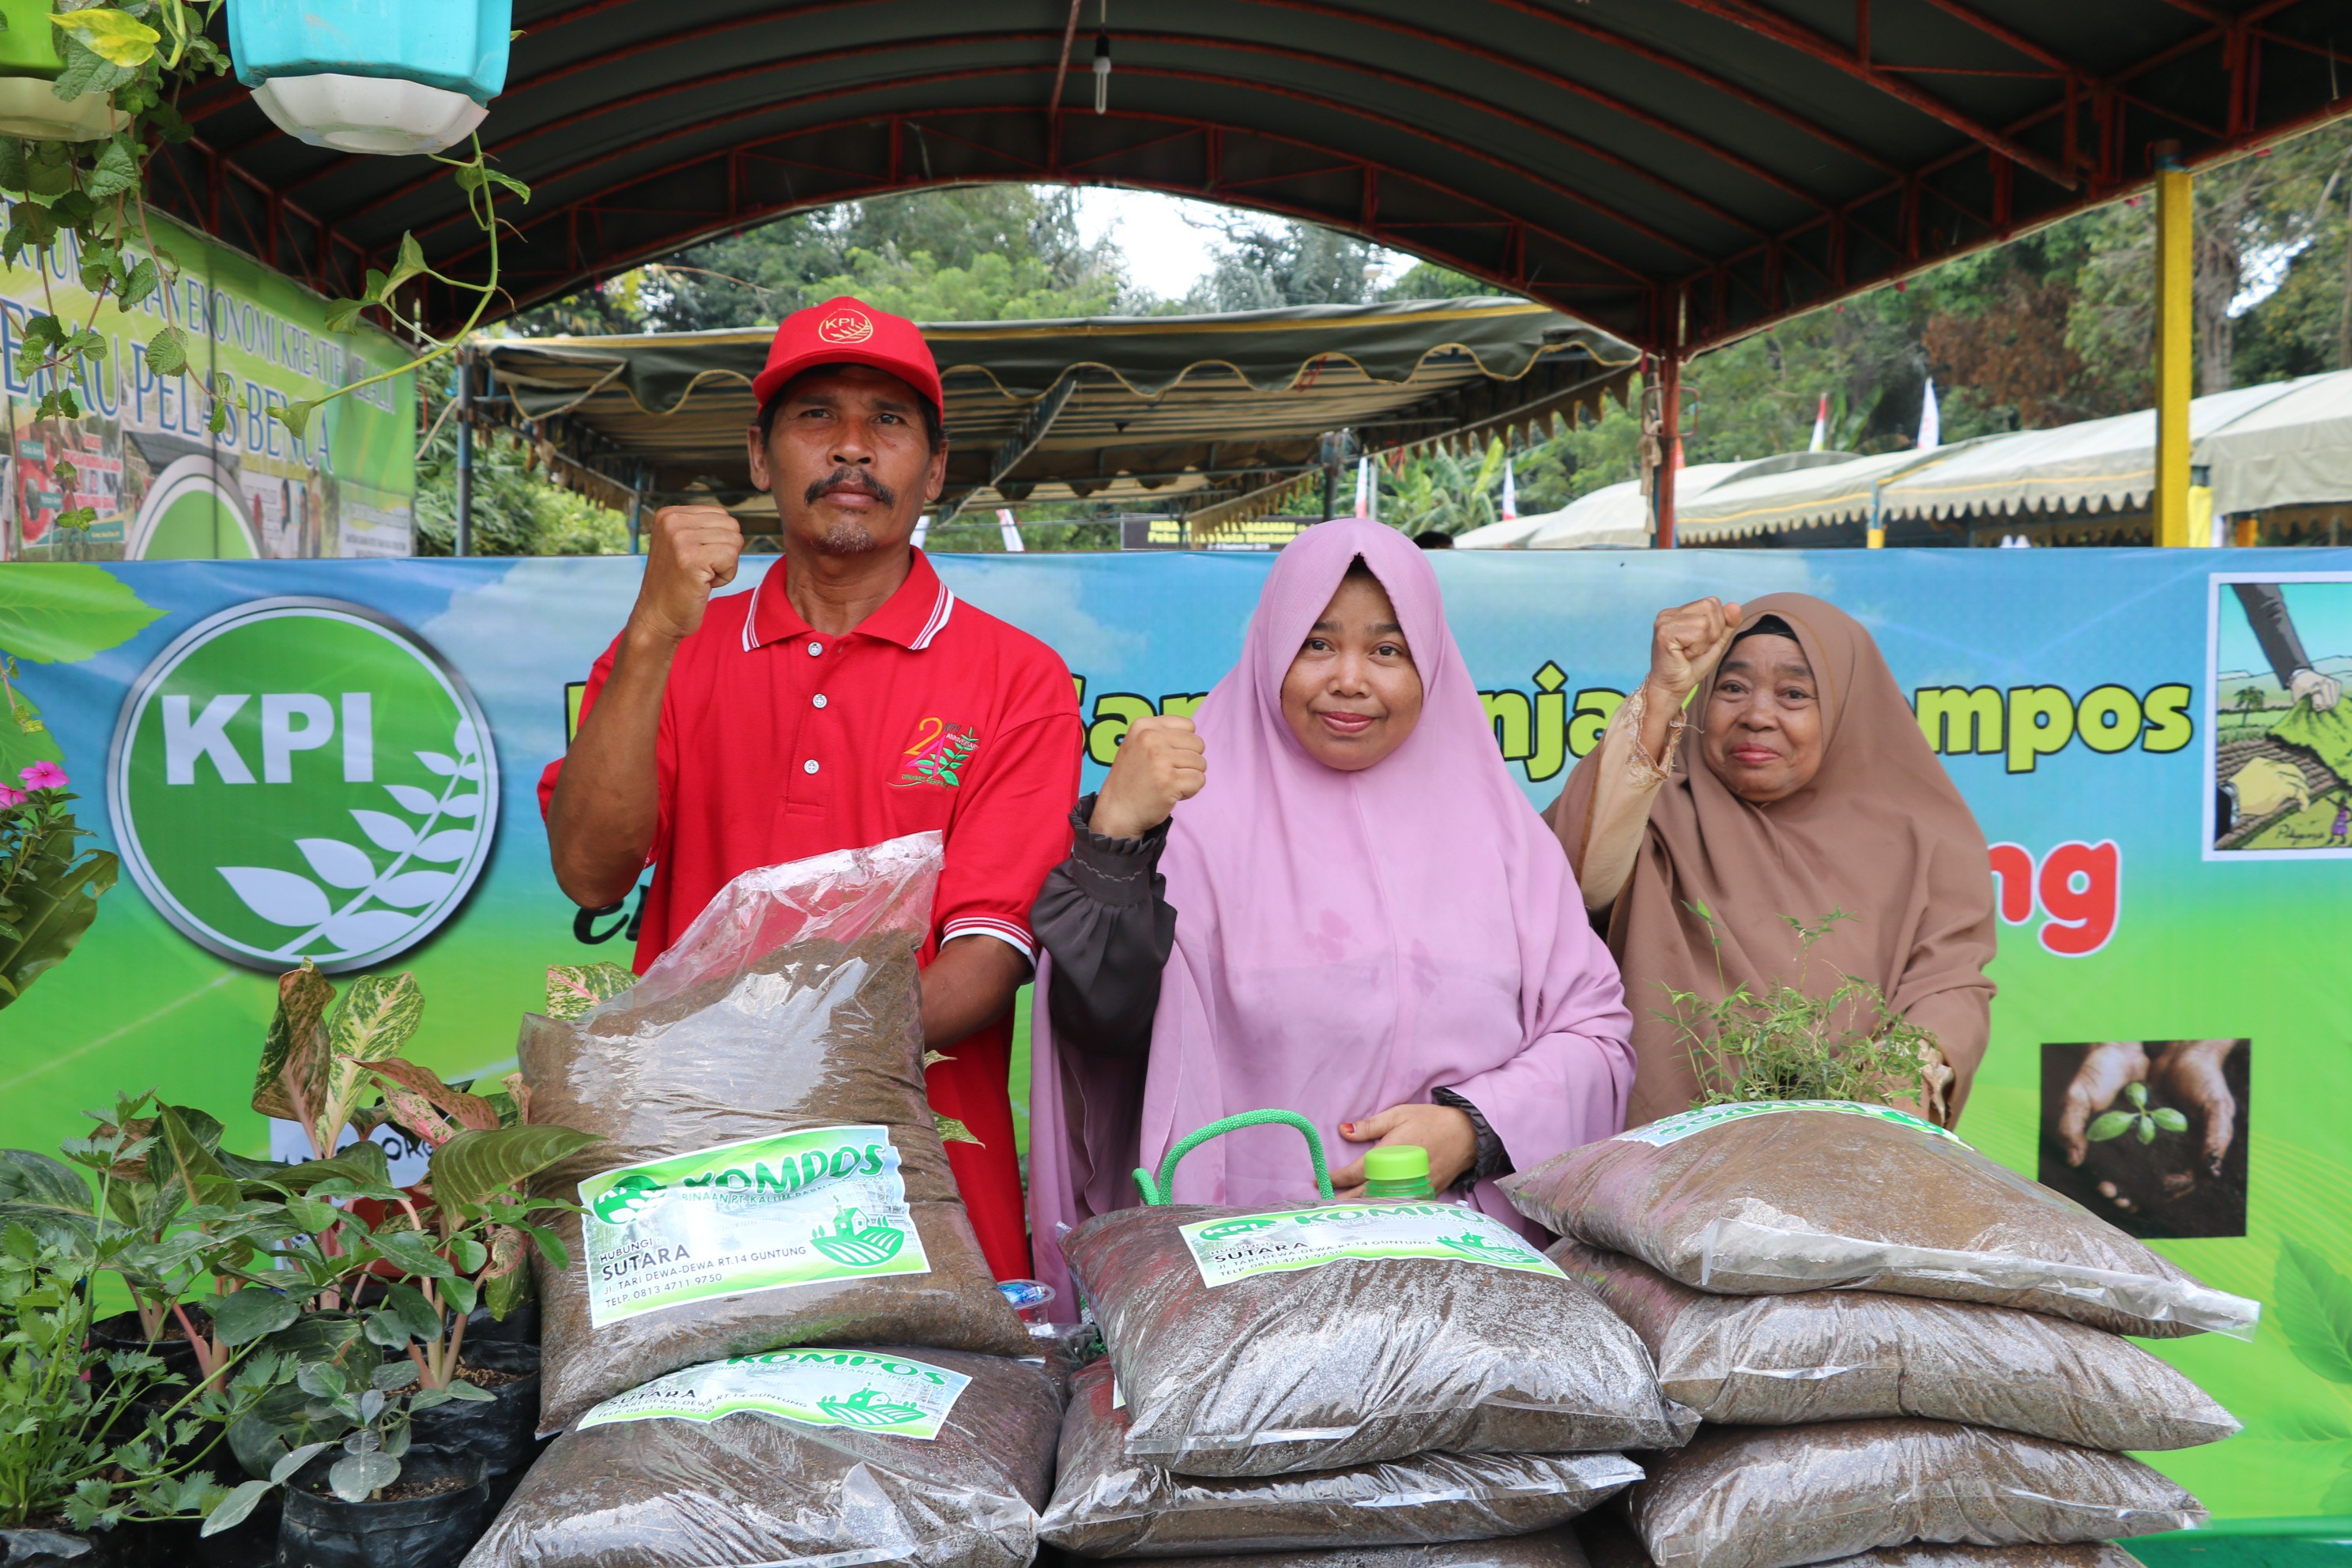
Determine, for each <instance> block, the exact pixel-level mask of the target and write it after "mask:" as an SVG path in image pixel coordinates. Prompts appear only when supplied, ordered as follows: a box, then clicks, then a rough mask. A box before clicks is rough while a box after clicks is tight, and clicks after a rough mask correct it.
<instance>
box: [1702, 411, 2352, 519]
mask: <svg viewBox="0 0 2352 1568" xmlns="http://www.w3.org/2000/svg"><path fill="white" fill-rule="evenodd" d="M2189 436H2190V438H2191V440H2192V442H2193V443H2194V445H2193V446H2192V447H2191V448H2190V453H2189V462H2190V464H2191V466H2192V468H2196V469H2199V470H2201V471H2202V472H2203V473H2204V474H2205V475H2206V476H2207V477H2208V478H2207V482H2210V485H2211V487H2212V490H2213V510H2214V511H2215V512H2216V513H2223V514H2242V513H2247V512H2264V511H2269V510H2273V509H2275V508H2280V507H2293V506H2324V505H2334V504H2342V503H2345V502H2352V371H2328V372H2326V373H2324V374H2318V375H2307V376H2303V377H2300V378H2298V379H2296V380H2294V381H2274V382H2265V383H2263V384H2260V385H2256V386H2241V387H2233V388H2232V389H2231V390H2230V391H2228V392H2216V393H2210V394H2208V395H2205V396H2203V397H2200V398H2196V399H2194V400H2192V401H2191V402H2190V404H2189ZM2155 489H2156V415H2155V413H2154V412H2153V411H2152V410H2149V409H2140V410H2138V411H2137V412H2135V413H2131V414H2118V415H2116V416H2113V417H2111V418H2106V419H2087V420H2084V421H2082V422H2080V423H2078V424H2074V425H2061V426H2053V428H2050V429H2047V430H2021V431H2018V432H2016V433H2015V434H2013V435H2007V436H1980V437H1976V438H1975V439H1973V440H1969V441H1959V442H1955V443H1953V444H1952V445H1950V446H1948V447H1938V448H1937V449H1935V450H1932V451H1927V452H1921V451H1916V450H1909V449H1906V450H1903V451H1898V452H1885V453H1881V454H1879V455H1877V456H1875V457H1869V458H1857V459H1855V460H1853V461H1852V462H1848V463H1844V464H1842V465H1840V466H1838V467H1835V468H1817V469H1810V470H1806V471H1803V472H1794V473H1777V474H1770V475H1761V476H1759V474H1757V473H1754V472H1749V473H1743V474H1742V475H1740V476H1739V477H1738V479H1736V480H1732V481H1727V482H1724V483H1719V484H1717V485H1716V486H1715V487H1714V488H1713V489H1709V490H1708V491H1707V492H1706V494H1704V495H1702V496H1698V497H1696V498H1694V499H1693V500H1691V501H1690V502H1689V503H1688V504H1687V505H1685V506H1684V507H1682V508H1681V509H1680V510H1681V516H1680V518H1679V520H1678V525H1679V532H1680V536H1681V539H1682V541H1683V542H1685V543H1688V544H1706V543H1714V542H1723V541H1727V540H1734V539H1746V538H1754V537H1757V536H1759V535H1763V534H1773V533H1790V532H1796V531H1801V530H1805V529H1811V528H1823V527H1830V526H1833V525H1837V524H1841V523H1860V522H1867V521H1870V520H1871V519H1872V518H1873V517H1874V516H1875V517H1877V519H1878V520H1879V521H1880V522H1882V523H1898V522H1906V521H1908V522H1919V523H1936V522H1950V521H1958V520H1963V519H1974V520H1991V519H2011V520H2016V521H2052V520H2060V519H2072V518H2092V517H2098V516H2112V515H2115V514H2119V513H2122V514H2127V513H2137V512H2145V511H2146V510H2147V508H2148V505H2149V498H2150V497H2151V496H2152V495H2153V493H2154V491H2155Z"/></svg>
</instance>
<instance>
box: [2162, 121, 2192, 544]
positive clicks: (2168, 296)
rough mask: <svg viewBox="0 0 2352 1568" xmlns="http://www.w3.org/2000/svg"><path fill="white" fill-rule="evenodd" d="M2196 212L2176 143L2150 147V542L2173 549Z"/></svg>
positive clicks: (2183, 531) (2183, 539)
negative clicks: (2153, 253) (2153, 533)
mask: <svg viewBox="0 0 2352 1568" xmlns="http://www.w3.org/2000/svg"><path fill="white" fill-rule="evenodd" d="M2195 224H2196V216H2195V211H2194V193H2193V192H2192V190H2191V188H2190V182H2189V171H2188V170H2186V169H2184V168H2182V167H2181V166H2180V146H2179V143H2178V142H2158V143H2157V147H2156V542H2157V543H2158V544H2160V545H2164V546H2167V547H2169V548H2173V549H2179V548H2180V547H2182V546H2184V545H2189V544H2196V543H2200V542H2203V541H2199V540H2194V539H2191V538H2190V537H2189V393H2190V390H2191V388H2192V387H2193V386H2194V384H2195V380H2196V373H2195V356H2196V335H2195V333H2194V332H2192V331H2190V321H2191V318H2192V316H2193V314H2194V304H2195V301H2194V298H2193V296H2192V293H2191V283H2192V280H2193V277H2194V272H2195V267H2196V251H2195V247H2194V245H2193V243H2192V242H2193V239H2194V237H2195V232H2196V229H2195Z"/></svg>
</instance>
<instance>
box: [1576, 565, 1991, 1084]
mask: <svg viewBox="0 0 2352 1568" xmlns="http://www.w3.org/2000/svg"><path fill="white" fill-rule="evenodd" d="M1685 729H1690V730H1695V731H1697V732H1698V733H1697V736H1696V745H1695V747H1685V741H1684V731H1685ZM1678 750H1680V751H1681V753H1682V754H1681V755H1680V756H1678V755H1677V752H1678ZM1692 750H1695V751H1696V757H1694V756H1692V755H1691V754H1690V752H1691V751H1692ZM1546 815H1547V816H1548V817H1549V820H1550V822H1551V824H1552V826H1553V828H1554V829H1555V830H1556V831H1557V832H1558V833H1559V838H1560V842H1561V843H1562V844H1563V845H1564V846H1565V847H1567V850H1568V856H1569V860H1570V864H1571V865H1572V866H1574V868H1576V875H1577V879H1578V881H1579V883H1580V886H1581V887H1582V889H1583V890H1584V900H1585V902H1586V903H1587V904H1588V905H1589V906H1591V909H1592V910H1594V911H1596V913H1599V912H1602V911H1605V912H1606V916H1607V920H1608V931H1609V949H1610V951H1611V952H1612V953H1614V954H1615V955H1616V957H1617V961H1618V963H1620V964H1621V965H1622V966H1623V969H1624V973H1625V976H1626V992H1627V1001H1628V1002H1629V1004H1630V1005H1631V1006H1632V1008H1633V1049H1634V1055H1635V1058H1636V1060H1637V1064H1638V1065H1637V1068H1636V1071H1635V1076H1634V1081H1633V1098H1632V1103H1631V1106H1630V1109H1629V1110H1628V1114H1627V1122H1628V1124H1629V1125H1634V1126H1639V1125H1642V1124H1643V1123H1646V1122H1650V1121H1656V1120H1657V1119H1658V1118H1660V1117H1663V1116H1671V1115H1673V1114H1675V1113H1676V1112H1678V1111H1682V1110H1688V1109H1689V1108H1690V1106H1691V1104H1692V1101H1693V1100H1694V1099H1696V1098H1697V1097H1699V1095H1700V1094H1701V1092H1702V1088H1703V1086H1702V1083H1701V1078H1700V1072H1699V1066H1698V1064H1697V1063H1696V1062H1695V1061H1694V1060H1693V1049H1692V1042H1691V1040H1690V1038H1689V1036H1688V1033H1687V1032H1686V1030H1685V1028H1684V1026H1682V1025H1680V1024H1678V1023H1677V1022H1676V1019H1675V1012H1676V1011H1677V1010H1678V1009H1677V1007H1676V1006H1675V1005H1671V1004H1672V999H1673V997H1674V995H1675V994H1677V993H1679V994H1684V995H1686V996H1692V997H1696V998H1697V999H1698V1002H1699V1005H1706V1004H1712V1003H1717V1002H1719V1001H1720V1000H1721V999H1722V998H1724V997H1725V996H1727V995H1728V994H1731V993H1732V992H1734V991H1735V990H1737V989H1738V988H1739V987H1740V986H1743V985H1744V986H1746V987H1747V988H1748V992H1749V994H1751V995H1757V994H1764V993H1766V992H1768V991H1769V990H1770V989H1771V988H1772V987H1774V986H1778V985H1788V986H1790V987H1792V988H1795V989H1797V990H1799V991H1801V992H1802V993H1804V994H1810V995H1827V994H1831V993H1832V992H1833V991H1834V990H1835V989H1836V988H1838V987H1839V986H1840V985H1842V984H1845V983H1846V982H1847V980H1848V979H1849V977H1851V978H1852V979H1854V980H1859V981H1862V982H1864V983H1867V984H1869V985H1872V986H1874V987H1876V989H1877V991H1878V992H1879V993H1880V994H1882V995H1883V996H1884V998H1885V1004H1886V1006H1887V1009H1888V1012H1889V1014H1890V1015H1891V1016H1894V1017H1895V1018H1899V1019H1900V1020H1901V1021H1902V1022H1903V1023H1905V1024H1907V1025H1909V1026H1913V1027H1916V1028H1917V1029H1920V1030H1924V1031H1925V1032H1926V1033H1927V1036H1928V1037H1931V1038H1932V1040H1933V1041H1934V1047H1933V1050H1932V1055H1931V1056H1930V1058H1928V1059H1927V1060H1925V1061H1924V1062H1923V1064H1922V1069H1921V1071H1920V1073H1919V1075H1918V1081H1917V1091H1918V1092H1917V1100H1916V1103H1917V1107H1918V1109H1920V1110H1923V1111H1924V1112H1925V1113H1926V1114H1927V1115H1929V1116H1930V1117H1932V1118H1933V1119H1935V1120H1936V1121H1940V1122H1942V1123H1943V1124H1945V1125H1947V1126H1949V1125H1951V1124H1952V1123H1953V1122H1954V1121H1957V1119H1958V1116H1959V1113H1960V1108H1961V1105H1962V1104H1963V1102H1964V1101H1965V1100H1966V1099H1967V1097H1968V1090H1969V1079H1970V1078H1971V1077H1972V1076H1973V1074H1974V1073H1975V1071H1976V1067H1977V1063H1978V1061H1979V1059H1980V1058H1982V1057H1983V1055H1984V1049H1985V1043H1986V1039H1987V1037H1988V1035H1989V1033H1990V1027H1991V1006H1992V995H1993V985H1992V982H1991V981H1990V980H1988V979H1987V978H1986V977H1985V973H1984V968H1985V965H1986V964H1987V963H1989V962H1990V960H1991V958H1992V955H1993V892H1992V877H1991V873H1990V870H1989V869H1988V860H1987V850H1986V846H1985V837H1984V833H1983V831H1982V829H1980V828H1979V827H1978V826H1977V821H1976V817H1975V816H1974V815H1973V814H1971V813H1970V812H1969V808H1968V805H1967V804H1966V803H1965V802H1964V801H1962V800H1961V798H1960V795H1959V791H1958V789H1957V788H1955V787H1954V786H1953V784H1952V782H1951V780H1950V778H1949V777H1948V775H1947V774H1946V773H1945V772H1944V768H1943V764H1942V763H1939V762H1938V761H1937V759H1936V756H1935V753H1934V752H1931V751H1929V750H1928V747H1927V742H1926V741H1925V740H1924V739H1923V738H1922V737H1921V736H1920V733H1919V727H1918V725H1917V723H1916V721H1914V720H1913V718H1912V714H1911V707H1910V704H1909V703H1908V702H1907V701H1906V700H1905V699H1904V695H1903V691H1902V689H1901V688H1900V687H1898V686H1897V685H1896V684H1895V678H1894V676H1893V675H1892V674H1891V673H1890V672H1889V671H1888V669H1887V668H1886V660H1885V658H1884V657H1883V656H1882V655H1881V654H1880V652H1879V650H1878V645H1877V644H1876V643H1875V642H1874V641H1873V640H1872V639H1871V636H1870V634H1869V633H1868V632H1867V631H1864V629H1863V627H1862V626H1861V625H1860V624H1859V623H1857V622H1856V621H1855V620H1854V619H1853V617H1852V616H1848V615H1847V614H1845V612H1843V610H1840V609H1838V608H1836V607H1835V606H1834V605H1830V604H1827V603H1825V602H1823V601H1822V600H1820V599H1816V598H1813V597H1811V596H1810V595H1802V594H1773V595H1767V596H1765V597H1763V598H1759V599H1756V600H1752V601H1750V602H1749V603H1748V604H1747V605H1744V606H1743V605H1727V604H1724V603H1722V602H1721V601H1719V600H1717V599H1712V598H1709V599H1701V600H1698V601H1696V602H1695V603H1693V604H1688V605H1680V606H1678V607H1676V608H1674V609H1670V610H1666V611H1664V612H1662V613H1660V615H1659V616H1658V618H1657V623H1656V627H1655V631H1654V635H1653V638H1652V644H1651V658H1650V673H1649V676H1648V678H1647V679H1645V680H1643V683H1642V685H1641V687H1640V688H1639V689H1636V690H1635V691H1634V692H1633V695H1632V696H1630V697H1628V698H1627V699H1626V700H1625V702H1624V705H1623V706H1622V707H1621V708H1619V709H1618V710H1617V712H1616V714H1615V715H1614V716H1613V717H1612V720H1611V721H1610V724H1609V727H1608V729H1607V731H1605V732H1604V733H1603V735H1602V737H1601V744H1600V745H1598V746H1596V747H1595V748H1593V750H1592V752H1591V753H1590V754H1589V755H1587V756H1586V757H1585V758H1584V760H1583V761H1582V762H1580V763H1578V764H1577V766H1576V771H1575V772H1574V773H1571V774H1570V776H1569V781H1568V787H1567V788H1566V790H1564V791H1563V792H1562V793H1561V795H1560V797H1559V800H1557V801H1555V802H1554V803H1553V804H1552V805H1551V807H1550V809H1549V811H1548V812H1547V814H1546ZM1791 922H1795V924H1794V925H1793V926H1792V923H1791ZM1799 926H1801V927H1805V928H1811V935H1810V936H1808V935H1807V934H1805V933H1803V932H1801V931H1799V930H1798V929H1796V927H1799ZM1720 1066H1721V1064H1720V1062H1717V1063H1714V1064H1711V1076H1713V1075H1714V1069H1717V1068H1720ZM1906 1075H1907V1063H1906ZM1891 1098H1894V1099H1896V1100H1909V1099H1910V1098H1911V1097H1910V1096H1908V1095H1903V1094H1897V1095H1894V1096H1892V1097H1891Z"/></svg>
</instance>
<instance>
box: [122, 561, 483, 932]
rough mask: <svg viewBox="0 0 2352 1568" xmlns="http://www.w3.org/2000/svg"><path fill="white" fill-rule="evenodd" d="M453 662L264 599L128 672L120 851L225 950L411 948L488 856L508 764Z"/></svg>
mask: <svg viewBox="0 0 2352 1568" xmlns="http://www.w3.org/2000/svg"><path fill="white" fill-rule="evenodd" d="M488 733H489V727H488V724H487V723H486V722H485V721H484V720H483V718H482V713H481V710H480V709H479V708H478V707H477V706H476V705H475V702H474V699H473V695H472V693H470V692H468V691H467V689H466V688H465V685H464V683H463V682H461V681H460V680H459V679H457V675H456V674H455V672H453V671H452V670H450V669H449V668H447V667H446V665H444V664H443V663H442V662H441V660H440V658H439V657H438V656H437V655H436V654H435V653H434V652H433V650H432V649H431V648H429V647H426V646H425V644H424V643H422V642H420V641H419V640H417V638H416V637H415V636H414V635H413V634H411V633H410V632H409V631H408V630H407V628H406V627H404V626H400V625H399V624H398V623H397V622H394V621H393V620H391V619H390V618H388V617H386V616H382V615H379V614H377V613H376V612H375V611H373V610H370V609H367V608H365V607H364V606H362V605H352V604H345V603H342V602H341V601H338V600H332V599H262V600H257V601H256V602H254V603H252V604H248V605H238V606H237V607H236V608H235V609H232V610H226V611H224V612H222V613H221V614H219V615H217V616H212V617H211V618H210V619H208V620H205V621H203V622H201V623H199V624H198V625H196V626H193V627H191V628H190V629H189V630H188V631H187V632H185V633H184V634H183V635H182V636H181V637H178V638H177V639H175V640H174V641H173V644H172V645H171V647H167V648H165V649H164V650H163V653H162V654H161V655H159V656H158V657H157V658H156V659H155V662H154V663H152V664H151V665H149V666H148V667H147V668H146V670H145V671H144V672H143V673H142V674H141V676H140V677H139V679H138V680H137V681H136V682H135V683H134V684H133V685H132V686H131V693H130V695H129V697H128V698H127V699H126V700H124V702H123V705H122V713H121V718H120V719H119V720H118V721H117V722H116V724H115V731H114V747H113V751H112V752H111V754H110V757H109V759H108V763H107V804H108V805H109V807H110V810H111V813H112V815H113V819H114V831H115V837H116V838H117V840H118V841H119V843H120V846H121V852H122V860H123V864H124V865H125V866H126V867H127V868H129V869H130V872H131V877H132V879H134V880H136V881H137V882H138V884H139V888H140V890H141V891H142V892H143V893H145V894H146V895H147V898H148V900H149V901H150V902H151V903H152V904H153V905H154V906H155V908H156V909H157V910H160V911H162V913H163V917H164V919H166V920H168V921H171V922H172V923H173V925H174V926H176V927H178V928H179V929H180V931H182V932H184V934H185V935H187V936H188V937H189V938H190V939H191V940H193V941H194V942H199V943H201V944H202V945H204V946H205V947H207V948H209V949H211V950H212V951H213V952H216V953H219V954H220V955H221V956H222V957H224V958H226V959H229V960H231V961H233V962H235V963H244V964H249V965H251V966H252V967H254V968H257V969H264V970H273V971H274V970H280V969H287V968H291V967H292V966H293V965H294V964H295V963H297V962H299V960H301V959H304V958H310V959H313V960H316V961H317V963H318V965H319V967H320V968H321V969H323V970H326V971H328V972H329V973H335V972H338V971H342V970H352V969H361V968H365V967H366V966H368V965H370V964H373V963H382V962H383V960H385V959H388V958H391V957H393V956H394V955H395V954H397V953H400V952H405V951H406V950H407V949H409V948H411V947H414V946H415V945H416V944H417V943H418V942H422V941H424V940H425V937H426V936H428V935H430V934H431V933H432V931H433V930H434V929H435V928H436V926H438V925H439V924H440V923H441V922H442V921H445V920H446V919H447V918H448V917H449V916H450V914H451V913H452V912H454V911H455V910H456V909H457V906H458V904H459V903H461V902H462V901H463V900H464V899H465V897H466V894H467V890H468V889H471V888H472V887H473V885H474V880H475V879H476V878H477V877H478V876H480V875H481V873H482V868H484V867H485V866H486V865H488V861H489V855H490V840H491V837H492V836H493V834H494V833H495V831H496V828H497V823H498V809H499V771H498V755H497V752H496V751H495V750H494V749H493V748H492V747H490V746H489V745H488V744H487V737H488Z"/></svg>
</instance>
